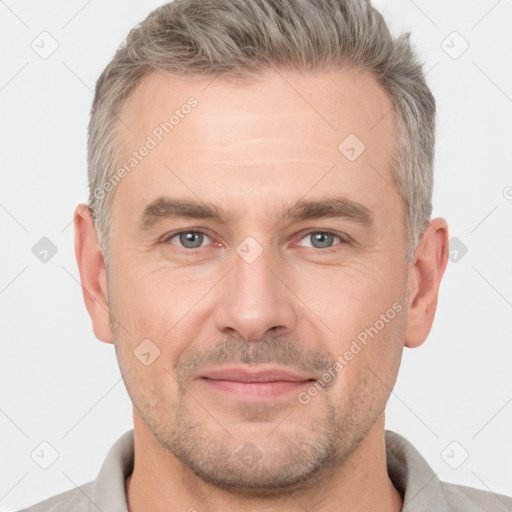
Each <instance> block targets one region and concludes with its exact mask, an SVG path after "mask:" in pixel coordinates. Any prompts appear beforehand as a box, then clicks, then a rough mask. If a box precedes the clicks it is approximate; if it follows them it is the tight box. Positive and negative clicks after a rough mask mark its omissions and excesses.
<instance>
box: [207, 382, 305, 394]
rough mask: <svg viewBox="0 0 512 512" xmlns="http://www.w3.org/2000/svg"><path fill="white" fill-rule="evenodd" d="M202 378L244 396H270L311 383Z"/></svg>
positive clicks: (214, 385)
mask: <svg viewBox="0 0 512 512" xmlns="http://www.w3.org/2000/svg"><path fill="white" fill-rule="evenodd" d="M202 380H203V381H204V382H205V383H206V384H207V385H208V386H210V388H212V389H216V390H218V391H223V392H225V393H231V394H233V395H238V396H242V397H244V398H272V397H277V396H281V395H284V394H286V393H290V392H291V391H297V390H299V389H301V388H302V387H304V386H306V385H310V384H311V383H312V381H311V380H302V381H293V382H292V381H287V380H278V381H272V382H240V381H234V380H217V379H207V378H205V377H203V378H202Z"/></svg>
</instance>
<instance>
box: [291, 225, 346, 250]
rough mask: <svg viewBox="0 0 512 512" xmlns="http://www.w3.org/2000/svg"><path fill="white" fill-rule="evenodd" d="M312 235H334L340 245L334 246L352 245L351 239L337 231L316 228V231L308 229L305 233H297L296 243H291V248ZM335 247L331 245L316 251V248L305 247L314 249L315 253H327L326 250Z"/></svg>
mask: <svg viewBox="0 0 512 512" xmlns="http://www.w3.org/2000/svg"><path fill="white" fill-rule="evenodd" d="M313 233H324V234H329V235H334V236H335V237H338V238H339V239H340V240H341V244H336V245H343V244H347V245H348V244H351V243H352V239H351V237H349V236H348V235H347V234H345V233H341V232H339V231H336V230H332V229H321V228H320V229H318V228H317V229H308V230H306V231H303V232H301V233H299V234H298V235H297V239H296V242H293V246H295V245H297V244H298V243H299V242H301V241H302V240H303V239H304V238H306V237H307V236H309V235H312V234H313ZM336 245H333V246H332V247H326V248H325V249H318V248H316V247H307V248H308V249H314V250H317V251H327V250H328V249H333V248H334V247H336Z"/></svg>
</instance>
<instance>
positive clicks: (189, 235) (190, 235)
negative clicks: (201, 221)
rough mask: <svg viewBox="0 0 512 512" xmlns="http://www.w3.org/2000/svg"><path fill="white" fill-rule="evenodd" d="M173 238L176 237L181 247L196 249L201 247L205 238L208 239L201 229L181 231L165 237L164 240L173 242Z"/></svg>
mask: <svg viewBox="0 0 512 512" xmlns="http://www.w3.org/2000/svg"><path fill="white" fill-rule="evenodd" d="M175 238H177V239H178V241H179V244H181V247H182V248H183V249H198V248H200V247H202V244H203V241H204V240H205V238H206V239H209V238H210V237H209V236H208V235H205V234H204V233H202V232H201V231H181V232H180V233H176V234H174V235H172V236H170V237H169V238H167V240H166V242H171V243H173V242H172V240H173V239H175ZM176 245H178V244H176Z"/></svg>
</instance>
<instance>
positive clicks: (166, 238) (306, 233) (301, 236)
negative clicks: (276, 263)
mask: <svg viewBox="0 0 512 512" xmlns="http://www.w3.org/2000/svg"><path fill="white" fill-rule="evenodd" d="M208 231H209V230H207V229H206V228H191V229H181V230H178V231H174V232H172V233H168V234H166V235H164V237H162V240H161V241H160V243H169V242H170V240H171V239H173V238H174V237H176V236H178V235H181V234H183V233H199V234H202V235H204V236H206V237H208V238H209V239H210V240H211V241H212V242H213V243H212V244H208V245H216V246H219V245H222V243H220V242H218V241H215V239H214V237H213V236H211V235H209V234H208ZM313 233H324V234H330V235H334V236H335V237H338V238H339V239H340V240H341V243H340V244H336V245H344V244H347V245H348V244H351V243H353V240H352V238H351V237H350V236H348V235H347V234H346V233H341V232H338V231H336V230H331V229H321V228H316V229H311V228H308V229H307V230H304V231H301V232H300V233H299V234H298V235H297V238H296V239H295V241H294V242H292V247H295V246H296V245H298V243H299V242H300V241H302V240H303V239H304V238H306V237H307V236H309V235H312V234H313ZM173 245H176V247H178V249H181V250H182V251H185V252H187V253H193V252H195V251H198V250H200V249H205V248H206V247H208V245H206V246H201V247H196V248H194V249H187V248H186V247H181V246H179V245H177V244H173ZM336 245H334V246H332V247H326V248H325V249H319V248H316V247H306V248H309V249H313V250H315V251H320V252H325V251H327V250H329V249H332V248H334V247H336Z"/></svg>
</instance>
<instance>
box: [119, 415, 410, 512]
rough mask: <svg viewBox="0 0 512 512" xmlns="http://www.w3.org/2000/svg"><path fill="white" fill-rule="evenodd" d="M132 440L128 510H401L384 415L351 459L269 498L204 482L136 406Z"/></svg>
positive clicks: (245, 511)
mask: <svg viewBox="0 0 512 512" xmlns="http://www.w3.org/2000/svg"><path fill="white" fill-rule="evenodd" d="M134 440H135V454H136V457H135V463H134V469H133V473H132V475H130V476H129V477H128V479H127V481H126V496H127V502H128V510H129V512H143V511H145V510H152V511H153V512H164V511H165V512H174V511H184V510H187V511H190V512H194V511H200V512H217V511H220V510H222V511H237V512H248V511H251V512H254V511H258V510H280V511H283V512H295V511H297V512H299V511H300V512H303V511H304V510H309V511H316V512H323V511H327V510H340V511H343V510H346V511H349V510H350V511H351V512H357V511H366V510H379V511H380V512H399V511H400V510H402V503H403V502H402V497H401V495H400V494H399V492H398V491H397V490H396V489H395V487H394V486H393V484H392V482H391V480H390V479H389V476H388V473H387V467H386V447H385V438H384V415H382V416H381V417H380V418H379V419H378V420H377V422H376V423H375V425H374V426H373V427H372V429H371V430H370V431H369V433H368V435H367V436H366V437H365V438H364V439H363V440H362V441H361V443H360V444H359V445H358V447H357V448H356V449H355V450H354V451H353V452H352V454H351V455H350V457H349V458H348V459H346V460H344V461H343V462H342V463H340V465H339V466H337V467H335V468H329V472H328V473H327V474H322V475H317V476H318V478H317V481H315V482H314V484H315V485H313V486H311V485H309V486H307V488H306V486H305V489H304V490H303V491H301V490H299V491H293V493H286V492H283V493H282V495H280V496H279V497H275V496H273V497H271V498H270V497H269V498H261V497H258V498H252V497H247V496H241V495H240V494H236V493H232V492H229V491H226V490H224V489H219V488H217V487H213V486H212V485H210V484H208V483H206V482H204V481H203V480H202V479H200V478H199V477H198V476H197V475H195V474H194V473H192V471H190V469H189V468H188V467H186V466H184V465H183V464H182V463H181V462H180V461H179V460H177V459H176V458H175V457H174V456H173V455H172V454H171V453H170V452H169V451H168V450H166V449H165V448H163V447H162V446H161V445H160V444H159V443H158V442H157V441H156V440H155V439H154V437H153V435H152V434H151V432H150V431H149V429H148V428H147V426H146V424H145V423H144V421H143V420H142V419H141V418H140V416H138V414H137V413H136V412H135V411H134Z"/></svg>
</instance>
